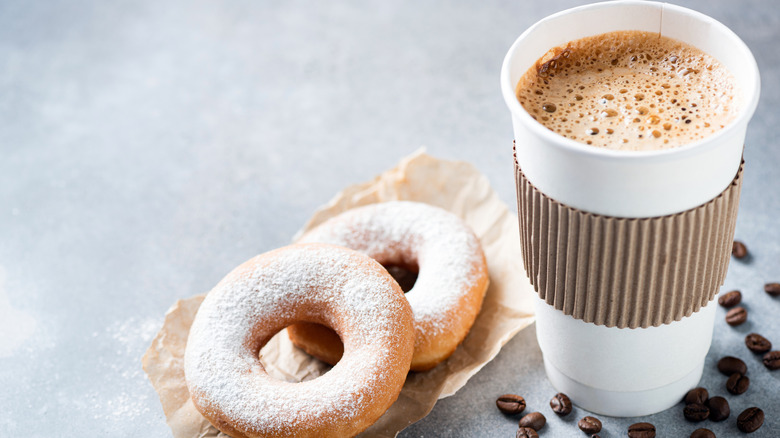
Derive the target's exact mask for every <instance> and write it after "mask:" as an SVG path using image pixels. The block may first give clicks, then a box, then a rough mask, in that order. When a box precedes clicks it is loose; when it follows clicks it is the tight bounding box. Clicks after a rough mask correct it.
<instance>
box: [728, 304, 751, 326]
mask: <svg viewBox="0 0 780 438" xmlns="http://www.w3.org/2000/svg"><path fill="white" fill-rule="evenodd" d="M747 317H748V312H747V310H746V309H745V308H744V307H741V306H740V307H735V308H733V309H731V310H729V311H728V312H726V323H728V325H731V326H736V325H740V324H742V323H744V322H745V321H747Z"/></svg>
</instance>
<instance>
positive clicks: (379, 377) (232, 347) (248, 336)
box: [185, 244, 412, 436]
mask: <svg viewBox="0 0 780 438" xmlns="http://www.w3.org/2000/svg"><path fill="white" fill-rule="evenodd" d="M299 321H309V322H317V323H320V324H324V325H327V326H329V327H332V328H333V329H334V330H336V332H338V333H339V334H340V335H341V337H342V340H343V341H344V346H345V354H344V357H343V359H342V360H341V361H340V362H339V363H338V364H337V365H336V366H335V367H334V368H333V369H332V370H331V371H329V372H328V373H326V374H325V375H323V376H321V377H319V378H317V379H314V380H311V381H307V382H301V383H289V382H283V381H279V380H276V379H273V378H271V377H269V376H268V375H267V374H266V373H265V370H264V369H263V367H262V365H261V363H260V360H259V358H258V354H259V351H260V348H261V347H262V346H263V345H264V344H265V343H266V342H267V341H268V340H269V339H270V338H271V337H272V336H273V335H274V334H276V333H277V332H278V331H279V330H281V329H283V328H285V327H287V326H288V325H290V324H292V323H294V322H299ZM404 321H406V324H407V325H404ZM411 333H412V326H411V311H410V309H409V305H408V304H407V303H406V301H405V300H404V298H403V294H402V292H401V291H400V289H399V288H398V286H397V285H396V284H395V283H394V282H393V280H392V277H390V276H389V275H388V274H387V273H386V272H385V271H384V270H383V269H382V267H381V266H380V265H379V264H377V263H376V262H374V261H372V260H370V259H368V258H367V257H365V256H363V255H361V254H358V253H357V252H354V251H351V250H348V249H346V248H338V247H334V246H330V245H318V244H315V245H292V246H289V247H285V248H281V249H279V250H275V251H271V252H269V253H265V254H262V255H260V256H257V257H255V258H253V259H251V260H249V261H248V262H246V263H244V264H243V265H241V266H239V267H238V268H236V269H235V270H234V271H233V272H231V273H230V274H229V275H228V276H227V277H225V278H224V279H223V280H222V281H221V282H220V283H219V284H218V285H217V286H216V287H215V288H214V289H213V290H212V291H211V292H209V294H208V296H207V297H206V299H205V300H204V302H203V304H202V305H201V307H200V309H199V310H198V314H197V316H196V318H195V321H194V322H193V325H192V328H191V330H190V335H189V339H188V342H187V349H186V353H185V375H186V380H187V386H188V388H189V389H190V393H191V394H192V396H193V401H194V402H195V404H196V406H197V407H198V408H199V410H200V411H201V413H203V414H204V416H206V417H207V418H208V419H209V420H210V421H211V422H212V423H213V424H214V425H215V426H217V427H218V428H220V429H221V430H223V431H225V432H227V433H232V434H235V433H236V431H237V432H239V433H240V434H239V435H238V436H331V435H332V436H345V435H351V434H354V433H357V432H359V431H360V430H362V429H357V432H355V431H354V430H353V429H354V428H355V426H358V427H362V428H363V429H364V428H365V427H367V426H368V425H370V424H371V423H373V421H375V420H376V418H378V416H379V415H381V414H382V413H383V412H384V410H385V409H386V408H387V407H389V405H390V404H392V402H393V401H394V400H395V398H396V397H397V395H398V392H399V391H400V387H401V385H402V384H403V381H404V378H405V375H406V372H407V370H408V366H409V360H410V358H411V346H412V339H411V337H412V335H411ZM405 345H406V346H408V348H407V349H406V351H404V346H405ZM377 388H380V389H383V390H386V389H389V390H390V392H391V393H393V391H394V393H393V394H391V395H390V396H388V395H387V394H386V393H383V391H377ZM377 404H379V405H380V409H379V412H378V414H377V413H376V412H375V411H377V409H376V406H377ZM223 423H225V424H223ZM323 430H324V431H326V432H323ZM241 434H243V435H241Z"/></svg>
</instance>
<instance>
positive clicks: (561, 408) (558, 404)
mask: <svg viewBox="0 0 780 438" xmlns="http://www.w3.org/2000/svg"><path fill="white" fill-rule="evenodd" d="M550 407H551V408H552V410H553V412H555V413H556V414H558V415H560V416H561V417H563V416H564V415H569V413H571V407H572V406H571V400H569V397H568V396H567V395H566V394H564V393H562V392H559V393H558V394H555V397H553V398H552V400H550Z"/></svg>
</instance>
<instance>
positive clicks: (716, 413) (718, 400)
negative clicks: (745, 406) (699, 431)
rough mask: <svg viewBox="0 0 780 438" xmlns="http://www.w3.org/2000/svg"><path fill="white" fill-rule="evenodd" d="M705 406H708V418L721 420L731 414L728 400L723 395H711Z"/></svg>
mask: <svg viewBox="0 0 780 438" xmlns="http://www.w3.org/2000/svg"><path fill="white" fill-rule="evenodd" d="M707 407H708V408H710V420H712V421H723V420H725V419H726V418H729V415H731V408H729V402H728V400H726V399H725V398H723V397H712V398H711V399H709V400H707Z"/></svg>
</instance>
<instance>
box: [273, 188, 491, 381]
mask: <svg viewBox="0 0 780 438" xmlns="http://www.w3.org/2000/svg"><path fill="white" fill-rule="evenodd" d="M300 242H324V243H330V244H334V245H341V246H346V247H348V248H352V249H354V250H357V251H360V252H362V253H364V254H366V255H368V256H370V257H372V258H373V259H375V260H377V261H378V262H379V263H381V264H382V265H385V266H401V267H403V268H406V269H408V270H411V271H417V272H418V277H417V281H416V282H415V283H414V287H412V289H411V290H410V291H408V292H407V293H406V298H407V299H408V300H409V304H411V306H412V311H413V312H414V324H415V332H416V333H415V346H414V356H413V358H412V366H411V369H412V370H414V371H424V370H427V369H430V368H433V367H435V366H436V365H437V364H438V363H440V362H441V361H443V360H445V359H446V358H448V357H449V356H450V355H451V354H452V353H453V352H454V351H455V348H457V346H458V345H459V344H460V343H461V342H462V341H463V339H464V338H465V337H466V335H467V334H468V332H469V329H470V328H471V325H472V324H473V323H474V320H475V319H476V317H477V314H478V313H479V310H480V308H481V306H482V299H483V298H484V296H485V291H486V289H487V286H488V271H487V264H486V261H485V256H484V254H483V252H482V247H481V246H480V243H479V239H477V237H476V236H475V235H474V232H473V231H472V230H471V228H469V226H468V225H467V224H466V223H465V222H464V221H463V220H461V219H460V218H459V217H457V216H455V215H454V214H452V213H450V212H448V211H445V210H443V209H441V208H438V207H433V206H431V205H427V204H422V203H418V202H409V201H393V202H384V203H379V204H371V205H367V206H364V207H358V208H355V209H352V210H348V211H346V212H344V213H342V214H340V215H338V216H336V217H334V218H331V219H330V220H327V221H325V222H324V223H322V224H320V225H319V226H318V227H316V228H314V229H312V230H311V231H309V232H307V233H306V234H305V235H304V236H303V237H302V238H301V239H300ZM287 331H288V333H289V335H290V339H291V340H292V341H293V343H295V344H296V345H297V346H299V347H301V348H302V349H303V350H304V351H306V352H308V353H309V354H311V355H313V356H315V357H317V358H319V359H321V360H323V361H325V362H327V363H330V364H334V363H336V362H338V360H339V358H340V357H341V353H342V350H341V343H340V341H339V338H338V336H337V335H336V334H335V333H333V332H332V331H331V330H328V329H326V328H324V327H322V326H318V325H316V324H296V325H294V326H292V327H290V328H289V329H288V330H287Z"/></svg>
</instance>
